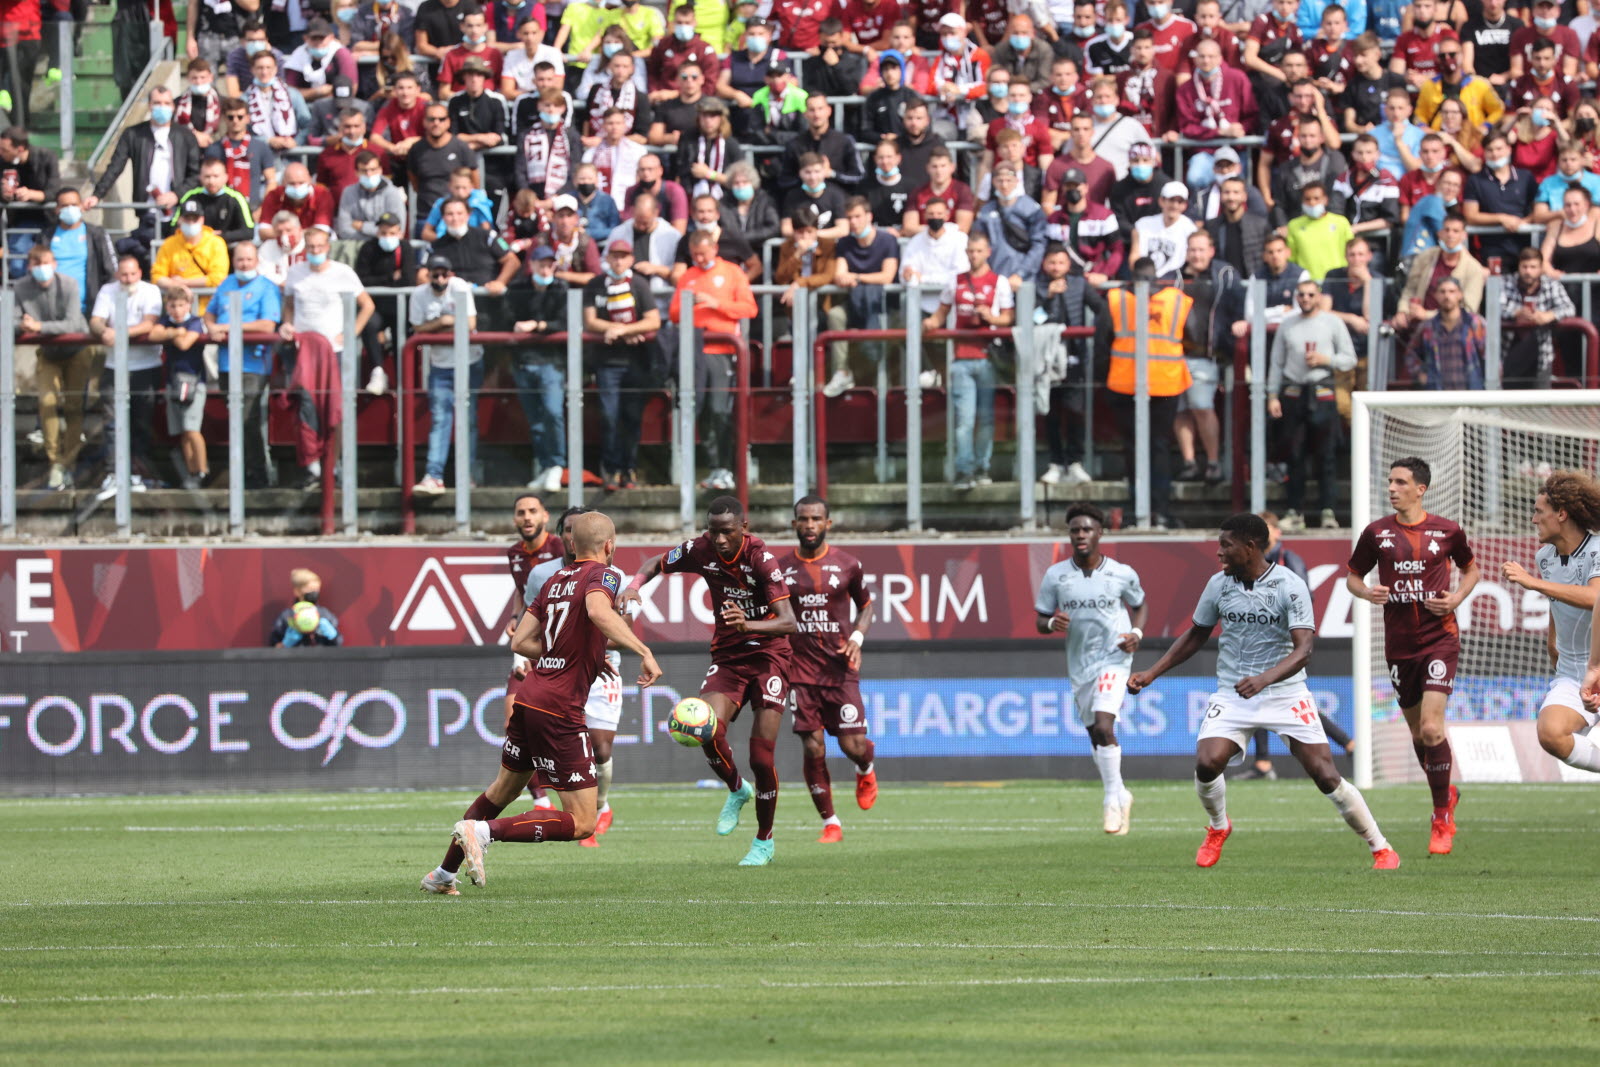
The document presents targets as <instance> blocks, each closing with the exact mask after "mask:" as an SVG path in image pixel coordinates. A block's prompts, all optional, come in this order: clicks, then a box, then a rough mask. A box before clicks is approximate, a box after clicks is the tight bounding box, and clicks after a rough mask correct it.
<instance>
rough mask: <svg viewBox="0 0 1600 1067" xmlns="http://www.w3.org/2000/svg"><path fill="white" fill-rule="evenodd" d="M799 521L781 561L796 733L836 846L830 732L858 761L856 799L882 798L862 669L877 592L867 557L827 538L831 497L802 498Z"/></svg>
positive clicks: (825, 838) (825, 839) (825, 840)
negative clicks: (791, 621)
mask: <svg viewBox="0 0 1600 1067" xmlns="http://www.w3.org/2000/svg"><path fill="white" fill-rule="evenodd" d="M793 525H794V535H795V539H796V540H798V541H799V543H800V544H799V547H798V548H796V549H795V550H794V551H792V552H789V553H787V554H785V555H784V556H783V557H782V558H780V559H779V560H778V566H780V567H782V568H783V575H784V578H785V580H786V581H787V582H788V583H789V597H790V600H791V602H793V603H794V604H795V605H797V610H796V624H795V625H796V630H795V634H794V637H792V638H790V640H789V644H790V646H791V647H792V649H793V658H792V660H791V666H790V669H789V691H790V692H791V693H793V694H794V700H793V703H794V732H795V733H796V734H798V735H799V737H800V743H801V744H802V745H803V746H804V748H805V776H806V786H807V788H809V789H810V790H811V802H812V803H813V804H815V805H816V806H817V814H818V815H820V816H822V836H821V837H819V838H818V839H817V841H818V843H820V844H824V845H831V844H836V843H838V842H840V841H843V840H844V827H843V826H842V825H841V824H840V822H839V816H838V815H837V814H836V813H835V812H834V810H833V783H832V781H831V780H830V779H829V777H828V743H827V740H826V739H825V738H824V737H823V731H827V732H828V733H830V734H832V735H833V737H834V739H835V740H837V741H838V742H839V751H841V752H843V753H844V754H845V756H846V757H848V758H849V759H850V761H851V762H853V763H854V764H855V765H856V804H857V805H858V806H859V807H860V808H861V810H862V811H866V810H867V809H869V808H871V807H872V805H873V803H874V802H876V801H877V799H878V775H877V772H876V771H874V770H873V769H872V754H873V744H872V740H871V739H870V738H869V737H868V736H867V714H866V705H865V704H864V703H863V702H862V700H861V675H860V670H861V645H862V643H863V642H864V641H866V639H867V631H868V630H869V629H871V628H872V595H871V594H870V593H868V592H867V587H866V583H865V580H864V571H863V568H862V566H861V561H860V560H858V559H856V558H855V557H854V556H852V555H851V554H850V553H848V552H846V551H844V550H843V549H841V548H837V547H835V546H833V545H830V544H828V531H829V530H831V529H833V520H832V519H831V518H829V517H828V503H827V501H825V500H823V499H822V498H821V497H819V496H807V497H801V498H800V500H799V501H798V502H797V503H796V504H795V506H794V523H793ZM852 605H853V606H854V614H855V616H856V621H855V625H854V626H853V627H852V626H851V623H850V616H851V614H852ZM846 632H848V633H849V636H848V637H846V636H845V634H846Z"/></svg>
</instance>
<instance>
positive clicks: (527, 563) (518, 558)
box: [506, 530, 564, 608]
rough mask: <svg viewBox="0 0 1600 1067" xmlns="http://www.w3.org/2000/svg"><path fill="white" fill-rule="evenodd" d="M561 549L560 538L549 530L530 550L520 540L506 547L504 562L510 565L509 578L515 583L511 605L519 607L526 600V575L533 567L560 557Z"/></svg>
mask: <svg viewBox="0 0 1600 1067" xmlns="http://www.w3.org/2000/svg"><path fill="white" fill-rule="evenodd" d="M563 551H564V549H563V546H562V544H561V538H559V537H557V536H556V535H555V534H553V533H551V532H550V531H549V530H546V531H545V532H544V533H543V534H541V535H540V538H539V543H538V545H537V546H535V547H534V549H533V550H532V551H529V550H528V546H527V545H526V544H524V543H523V542H521V541H514V542H512V544H511V546H510V547H509V548H507V549H506V562H507V563H509V564H510V565H511V580H512V581H513V582H515V583H517V598H516V599H515V600H513V601H512V602H511V603H512V606H513V607H518V608H520V607H522V605H524V604H526V603H527V602H528V599H527V591H528V590H527V585H528V575H529V574H530V573H531V572H532V571H533V568H535V567H537V566H538V565H539V564H541V563H543V562H545V561H546V560H551V559H558V558H560V556H561V554H562V552H563Z"/></svg>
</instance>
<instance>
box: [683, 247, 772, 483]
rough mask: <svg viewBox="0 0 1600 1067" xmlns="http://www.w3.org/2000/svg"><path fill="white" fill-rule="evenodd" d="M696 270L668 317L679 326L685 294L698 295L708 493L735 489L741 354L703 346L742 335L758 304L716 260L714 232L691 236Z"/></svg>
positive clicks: (724, 346) (738, 275) (734, 271)
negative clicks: (713, 337) (705, 336)
mask: <svg viewBox="0 0 1600 1067" xmlns="http://www.w3.org/2000/svg"><path fill="white" fill-rule="evenodd" d="M689 258H690V260H691V265H690V266H689V269H688V270H686V271H684V272H683V276H682V277H681V278H680V279H679V280H678V288H677V291H675V292H674V293H673V294H672V305H671V306H670V307H669V308H668V309H667V317H668V318H670V319H671V320H672V321H673V322H679V321H680V318H679V316H680V304H681V300H682V297H683V294H684V293H685V292H689V293H693V294H694V328H695V334H696V338H695V341H696V344H695V346H694V347H695V352H696V353H697V356H698V358H697V359H696V361H695V390H696V392H697V393H698V394H699V404H700V410H701V411H702V412H704V415H703V417H702V419H701V423H700V439H701V440H702V441H703V442H704V443H705V447H706V457H707V461H708V462H709V463H710V465H711V472H710V474H709V475H708V476H707V477H706V480H705V481H703V482H701V483H700V485H701V487H702V488H705V489H733V488H734V487H735V483H734V479H733V458H732V457H733V439H732V429H733V402H734V377H735V376H734V367H735V364H734V360H735V359H737V358H738V349H737V347H736V346H735V345H733V344H732V343H730V342H728V341H702V340H701V337H700V335H701V334H702V333H734V334H736V333H738V332H739V325H740V323H741V322H743V321H744V320H745V319H751V318H754V317H755V314H756V298H755V295H754V294H753V293H751V292H750V280H749V279H748V278H747V277H745V273H744V270H743V269H742V268H740V267H739V266H738V265H736V264H733V263H729V262H728V261H727V260H724V259H718V258H717V238H716V235H715V234H713V233H712V232H711V231H709V230H696V231H695V232H694V233H692V234H690V235H689Z"/></svg>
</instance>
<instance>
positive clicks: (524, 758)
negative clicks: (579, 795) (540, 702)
mask: <svg viewBox="0 0 1600 1067" xmlns="http://www.w3.org/2000/svg"><path fill="white" fill-rule="evenodd" d="M500 766H502V767H504V768H505V769H506V770H508V771H514V772H516V773H518V774H527V773H528V772H530V771H531V772H533V773H534V774H535V775H537V776H538V778H539V781H540V782H541V783H543V784H544V785H545V787H546V788H549V789H554V790H555V791H556V792H558V793H565V792H568V791H576V790H579V789H593V788H594V785H595V774H594V746H593V745H592V744H590V742H589V730H588V728H587V727H586V726H584V725H583V718H582V712H581V711H580V712H579V718H577V719H569V718H567V717H566V716H565V715H557V714H555V713H554V712H549V711H540V710H539V709H538V708H535V707H530V706H529V705H527V704H514V705H512V708H511V721H510V722H508V723H506V742H505V744H504V745H502V746H501V747H500Z"/></svg>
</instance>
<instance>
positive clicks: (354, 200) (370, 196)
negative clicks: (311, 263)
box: [333, 150, 406, 241]
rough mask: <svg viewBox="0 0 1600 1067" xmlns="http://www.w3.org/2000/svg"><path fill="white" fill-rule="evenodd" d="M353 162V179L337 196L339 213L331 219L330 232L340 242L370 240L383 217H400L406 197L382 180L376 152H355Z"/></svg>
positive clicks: (402, 213)
mask: <svg viewBox="0 0 1600 1067" xmlns="http://www.w3.org/2000/svg"><path fill="white" fill-rule="evenodd" d="M355 163H356V180H355V182H354V183H353V184H351V185H350V186H349V187H348V188H346V189H345V191H344V192H343V193H341V194H340V195H339V213H338V215H337V216H335V218H334V226H333V229H334V233H335V234H337V235H338V237H339V239H340V240H342V241H360V240H363V239H365V238H368V237H371V236H372V235H373V234H374V233H375V232H377V224H378V221H379V220H380V219H382V218H383V216H385V215H392V216H393V217H395V218H402V217H404V215H405V213H406V194H405V193H404V192H402V191H401V190H400V189H399V188H398V187H396V186H395V184H394V183H393V182H391V181H390V180H389V179H388V178H386V177H384V174H383V163H382V160H381V158H380V157H379V156H378V154H377V153H376V152H372V151H370V150H363V151H361V152H359V153H357V154H356V160H355Z"/></svg>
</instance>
